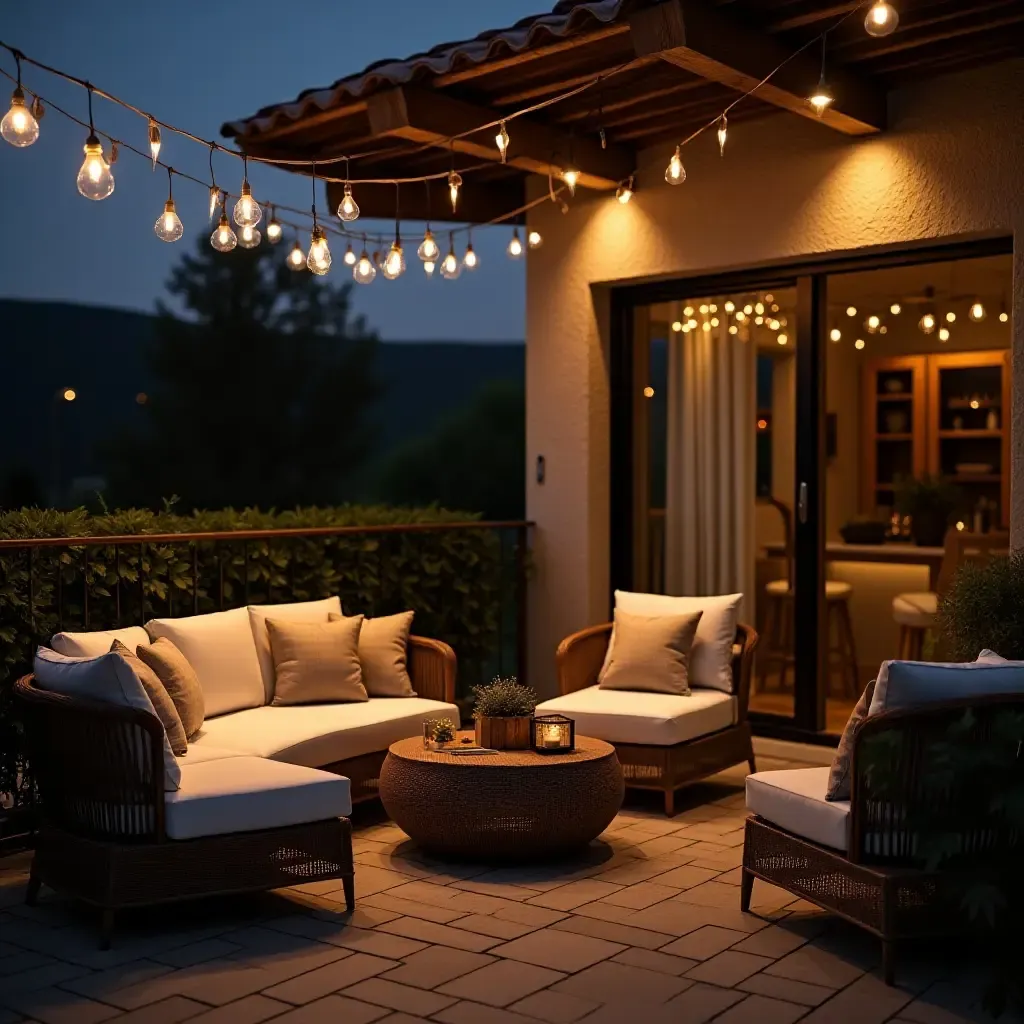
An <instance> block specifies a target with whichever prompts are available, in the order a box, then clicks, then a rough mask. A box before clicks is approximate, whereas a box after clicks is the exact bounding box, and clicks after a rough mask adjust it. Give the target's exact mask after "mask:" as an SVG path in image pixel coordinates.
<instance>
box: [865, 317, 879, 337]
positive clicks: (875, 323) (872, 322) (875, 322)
mask: <svg viewBox="0 0 1024 1024" xmlns="http://www.w3.org/2000/svg"><path fill="white" fill-rule="evenodd" d="M864 326H865V327H866V328H867V329H868V330H869V331H871V332H872V333H874V332H875V331H877V330H878V328H879V327H881V326H882V321H881V320H880V319H879V318H878V317H877V316H875V315H874V314H872V315H871V316H869V317H868V318H867V320H865V321H864Z"/></svg>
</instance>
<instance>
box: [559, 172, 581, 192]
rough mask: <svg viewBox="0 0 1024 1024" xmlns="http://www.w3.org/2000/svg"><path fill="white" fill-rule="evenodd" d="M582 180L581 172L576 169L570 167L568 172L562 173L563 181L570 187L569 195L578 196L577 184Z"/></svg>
mask: <svg viewBox="0 0 1024 1024" xmlns="http://www.w3.org/2000/svg"><path fill="white" fill-rule="evenodd" d="M579 180H580V172H579V171H577V170H576V169H575V168H573V167H570V168H569V169H568V170H567V171H562V181H564V182H565V183H566V185H568V186H569V195H571V196H574V195H576V183H577V182H578V181H579Z"/></svg>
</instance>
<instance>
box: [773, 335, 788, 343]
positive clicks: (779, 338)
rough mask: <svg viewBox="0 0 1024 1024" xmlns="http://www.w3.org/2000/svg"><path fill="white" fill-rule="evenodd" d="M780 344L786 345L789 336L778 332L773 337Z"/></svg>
mask: <svg viewBox="0 0 1024 1024" xmlns="http://www.w3.org/2000/svg"><path fill="white" fill-rule="evenodd" d="M775 340H776V341H777V342H778V343H779V344H780V345H788V344H789V338H788V337H787V336H786V335H785V334H780V335H778V336H777V337H776V339H775Z"/></svg>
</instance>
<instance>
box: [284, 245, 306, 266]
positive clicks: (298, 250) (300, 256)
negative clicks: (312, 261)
mask: <svg viewBox="0 0 1024 1024" xmlns="http://www.w3.org/2000/svg"><path fill="white" fill-rule="evenodd" d="M288 266H289V267H290V268H291V269H292V270H304V269H305V267H306V254H305V253H304V252H303V251H302V246H301V245H299V240H298V239H297V238H296V239H295V244H294V245H293V246H292V251H291V252H290V253H288Z"/></svg>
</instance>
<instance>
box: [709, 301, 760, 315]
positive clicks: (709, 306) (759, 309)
mask: <svg viewBox="0 0 1024 1024" xmlns="http://www.w3.org/2000/svg"><path fill="white" fill-rule="evenodd" d="M710 308H711V307H710V306H708V304H707V303H706V302H702V303H701V305H700V312H701V313H706V312H707V311H708V310H709V309H710ZM763 312H764V307H763V306H762V307H761V308H760V309H758V313H763Z"/></svg>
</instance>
